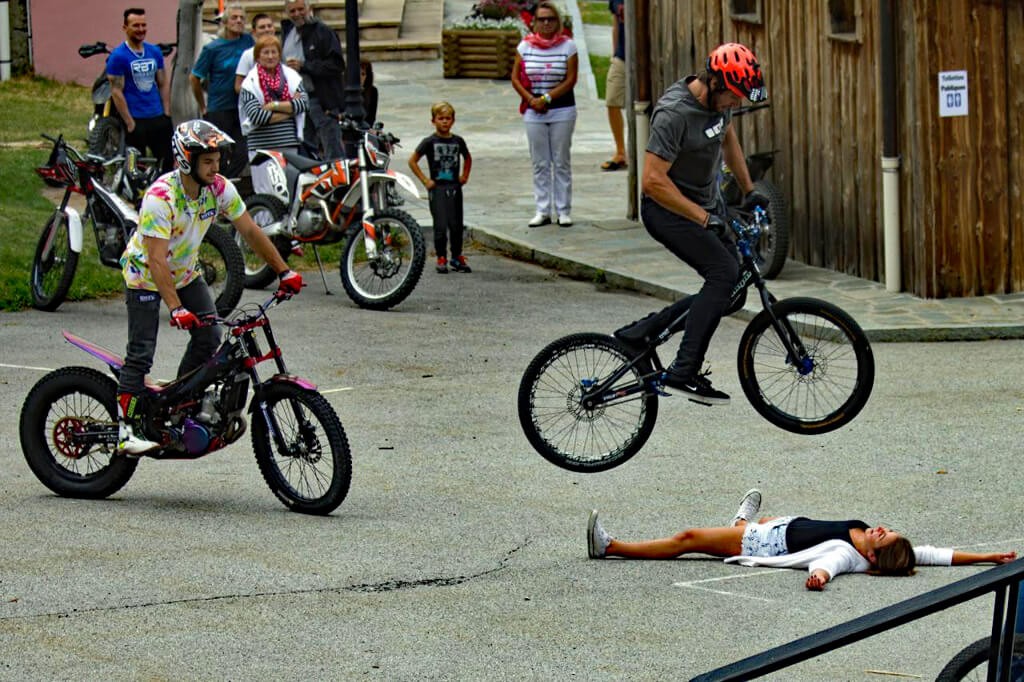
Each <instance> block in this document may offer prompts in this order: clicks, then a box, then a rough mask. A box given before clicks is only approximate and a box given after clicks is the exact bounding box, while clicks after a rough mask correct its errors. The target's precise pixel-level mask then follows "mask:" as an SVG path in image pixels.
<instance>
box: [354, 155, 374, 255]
mask: <svg viewBox="0 0 1024 682" xmlns="http://www.w3.org/2000/svg"><path fill="white" fill-rule="evenodd" d="M358 157H359V183H360V190H361V195H362V201H363V241H364V243H365V245H366V258H367V259H368V260H373V259H374V258H376V257H377V230H376V228H375V227H374V225H373V217H374V216H373V203H372V202H371V201H370V168H369V165H368V164H367V162H366V150H365V149H363V145H359V154H358Z"/></svg>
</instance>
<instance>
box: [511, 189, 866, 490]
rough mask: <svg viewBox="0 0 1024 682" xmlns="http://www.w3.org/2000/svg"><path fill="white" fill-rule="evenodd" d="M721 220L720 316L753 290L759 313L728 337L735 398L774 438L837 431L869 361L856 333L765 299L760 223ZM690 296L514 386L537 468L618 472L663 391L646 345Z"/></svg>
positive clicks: (822, 306) (565, 349) (678, 316)
mask: <svg viewBox="0 0 1024 682" xmlns="http://www.w3.org/2000/svg"><path fill="white" fill-rule="evenodd" d="M752 218H753V219H752V221H751V222H749V223H744V222H741V221H740V220H739V218H738V216H737V215H732V216H730V219H729V228H731V231H732V232H733V233H734V234H735V248H736V251H737V256H738V258H739V259H740V263H741V267H740V276H739V280H738V281H737V283H736V285H735V287H733V290H732V298H731V303H730V306H729V309H728V310H727V311H726V314H732V313H733V312H735V311H737V310H739V309H740V308H742V307H743V305H744V303H745V301H746V295H747V290H748V288H749V287H750V286H751V285H753V286H754V287H755V288H756V289H757V291H758V294H759V296H760V299H761V305H762V307H763V310H762V311H761V312H760V313H758V314H757V315H756V316H755V317H754V318H753V319H752V320H751V321H750V323H749V324H748V325H747V327H746V329H745V330H744V332H743V335H742V337H741V339H740V346H739V352H738V355H737V362H738V365H739V380H740V385H741V386H742V387H743V393H744V394H745V395H746V397H747V400H749V401H750V404H751V405H752V406H753V407H754V409H755V410H757V412H758V413H759V414H760V415H761V416H762V417H764V418H765V419H767V420H768V421H769V422H771V423H772V424H774V425H775V426H778V427H779V428H781V429H784V430H786V431H790V432H793V433H800V434H809V435H810V434H821V433H827V432H829V431H833V430H835V429H838V428H840V427H841V426H844V425H845V424H847V423H849V422H850V421H851V420H852V419H853V418H854V417H856V416H857V415H858V414H859V413H860V411H861V410H862V409H863V408H864V405H865V404H866V403H867V401H868V398H869V397H870V395H871V389H872V387H873V385H874V378H875V361H874V355H873V354H872V351H871V344H870V342H869V341H868V338H867V336H866V335H865V334H864V331H863V330H862V329H861V328H860V327H859V326H858V325H857V323H856V322H855V321H854V320H853V318H852V317H850V315H849V314H847V313H846V312H845V311H843V310H842V309H840V308H839V307H838V306H835V305H833V304H832V303H829V302H827V301H822V300H819V299H814V298H803V297H800V298H788V299H784V300H781V301H780V300H778V299H776V298H775V297H774V296H773V295H772V294H771V293H770V292H769V291H768V289H767V285H766V281H765V279H764V277H763V276H762V275H761V273H760V270H759V269H758V265H757V262H758V255H757V240H758V238H759V237H760V236H761V234H762V225H763V223H764V221H765V219H766V214H765V211H764V209H762V208H761V207H757V208H755V209H754V212H753V215H752ZM691 299H692V297H687V298H684V299H681V300H680V301H677V302H676V303H674V304H672V305H670V306H668V307H667V308H665V309H663V310H661V311H659V312H657V313H652V314H651V315H649V316H648V317H647V318H644V320H641V321H640V322H638V323H636V324H633V325H630V326H627V327H624V328H622V329H619V330H617V331H616V335H607V334H598V333H580V334H572V335H569V336H566V337H563V338H561V339H558V340H557V341H554V342H552V343H550V344H549V345H548V346H547V347H545V348H544V349H543V350H541V351H540V353H538V354H537V356H536V357H534V359H533V360H532V361H531V362H530V364H529V365H528V366H527V368H526V371H525V373H524V374H523V378H522V381H521V382H520V384H519V394H518V411H519V422H520V425H521V426H522V429H523V432H524V433H525V434H526V437H527V439H528V440H529V442H530V444H531V445H532V446H533V447H534V448H535V449H536V450H537V452H539V453H540V454H541V455H542V456H543V457H544V458H545V459H547V460H548V461H550V462H551V463H553V464H555V465H557V466H560V467H562V468H564V469H568V470H569V471H576V472H584V473H587V472H599V471H606V470H608V469H611V468H613V467H616V466H619V465H620V464H622V463H623V462H625V461H627V460H628V459H629V458H631V457H632V456H633V455H635V454H636V453H637V452H638V451H639V450H640V448H641V447H643V445H644V443H646V442H647V439H648V438H649V437H650V435H651V433H652V431H653V429H654V423H655V421H656V420H657V417H658V401H659V399H660V398H662V397H668V396H669V395H670V394H669V393H668V392H667V391H666V390H665V384H664V378H665V368H664V366H663V365H662V363H661V361H660V359H659V358H658V354H657V351H656V349H657V347H658V346H660V345H662V344H664V343H665V342H667V341H668V340H669V339H670V338H671V337H672V336H673V335H674V334H676V333H678V332H680V331H682V330H683V329H684V327H685V324H686V318H687V316H688V314H689V308H690V302H691Z"/></svg>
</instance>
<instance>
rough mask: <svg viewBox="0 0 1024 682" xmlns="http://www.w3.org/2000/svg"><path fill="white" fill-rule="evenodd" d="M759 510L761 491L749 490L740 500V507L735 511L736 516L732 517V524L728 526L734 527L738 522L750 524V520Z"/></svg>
mask: <svg viewBox="0 0 1024 682" xmlns="http://www.w3.org/2000/svg"><path fill="white" fill-rule="evenodd" d="M759 509H761V491H760V490H758V489H757V488H751V489H750V490H748V491H747V494H746V495H744V496H743V499H742V500H740V507H739V509H737V510H736V515H735V516H733V517H732V523H730V524H729V525H730V526H735V525H736V524H737V523H739V522H740V521H746V522H747V523H750V519H752V518H754V516H755V515H756V514H757V512H758V510H759Z"/></svg>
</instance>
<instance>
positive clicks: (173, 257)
mask: <svg viewBox="0 0 1024 682" xmlns="http://www.w3.org/2000/svg"><path fill="white" fill-rule="evenodd" d="M233 143H234V140H232V139H231V137H229V136H228V135H226V134H224V132H222V131H221V130H220V129H219V128H217V127H216V126H215V125H213V124H212V123H208V122H206V121H202V120H195V121H186V122H185V123H182V124H180V125H179V126H178V127H177V129H175V131H174V135H173V136H172V139H171V150H172V153H173V156H174V161H175V162H176V163H177V166H178V167H177V169H176V170H173V171H171V172H170V173H166V174H164V175H162V176H160V177H159V178H158V179H157V180H156V182H154V183H153V185H152V186H151V187H150V188H149V189H148V190H146V195H145V197H144V198H143V199H142V208H141V210H140V211H139V227H138V229H136V230H135V232H134V234H133V235H132V238H131V240H130V241H129V242H128V246H127V247H126V248H125V250H124V254H123V255H122V256H121V267H122V274H123V275H124V280H125V294H126V299H127V300H126V303H127V306H128V349H127V352H126V354H125V361H124V367H122V369H121V374H120V377H119V380H118V386H117V419H118V444H117V449H118V452H119V453H122V454H128V455H140V454H142V453H144V452H148V451H149V450H153V449H155V448H157V447H159V446H160V444H159V443H154V442H152V441H149V440H146V439H145V438H144V437H143V436H142V435H141V434H142V430H141V418H142V415H143V414H144V410H143V409H142V406H141V405H140V403H139V401H140V399H141V397H142V395H143V394H144V383H143V382H144V380H145V377H146V374H147V373H148V372H149V370H150V367H152V365H153V356H154V354H155V352H156V337H157V329H158V326H159V322H160V302H161V301H163V303H164V304H166V305H167V308H168V310H170V311H171V326H174V327H178V328H179V329H186V330H188V331H189V333H190V334H191V339H190V340H189V343H188V347H187V348H186V349H185V355H184V357H182V360H181V364H180V365H179V367H178V376H179V377H180V376H183V375H184V374H187V373H188V372H191V371H192V370H194V369H196V368H197V367H199V366H201V365H202V364H203V362H205V361H206V360H207V359H208V358H209V357H210V356H211V355H212V354H213V353H214V352H215V351H216V350H217V347H218V346H219V345H220V327H219V326H216V325H212V326H208V325H203V324H201V319H202V318H203V317H204V316H207V315H213V314H215V310H216V308H215V306H214V303H213V297H212V296H211V294H210V289H209V287H208V286H207V285H206V282H205V280H203V277H202V272H201V270H200V267H199V246H200V244H201V243H202V241H203V237H204V236H205V235H206V232H207V230H209V228H210V225H211V224H212V223H213V221H214V220H215V219H216V217H217V215H218V214H220V215H224V216H225V217H227V218H228V219H229V220H230V221H231V222H232V223H233V224H234V226H235V229H236V230H238V232H239V233H240V234H241V235H242V236H243V237H245V240H246V241H247V242H248V243H249V245H250V246H251V247H252V248H253V250H254V251H255V252H256V253H258V254H259V255H260V256H261V257H262V258H263V259H264V260H265V261H266V262H267V263H269V264H270V266H271V267H273V268H274V270H275V271H276V272H277V273H278V275H279V276H280V279H281V284H280V288H281V290H282V291H284V292H286V293H289V294H297V293H299V290H300V289H301V288H302V276H301V275H299V274H298V273H297V272H294V271H292V270H289V269H288V266H287V265H286V264H285V262H284V260H282V258H281V256H280V254H279V253H278V251H277V249H276V248H275V247H274V244H273V243H272V242H271V241H270V239H269V238H268V237H267V236H266V235H265V234H263V231H262V230H261V229H260V228H259V226H258V225H256V223H255V222H253V219H252V218H251V217H250V216H249V212H248V211H246V210H245V204H244V203H242V199H241V197H240V196H239V194H238V191H237V190H236V189H235V186H234V185H233V184H232V183H231V181H230V180H228V179H227V178H225V177H224V176H223V175H220V174H218V172H217V171H218V170H219V167H220V160H221V156H222V155H224V157H225V158H227V157H229V156H230V148H231V145H232V144H233Z"/></svg>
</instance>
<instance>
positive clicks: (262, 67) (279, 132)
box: [238, 35, 309, 184]
mask: <svg viewBox="0 0 1024 682" xmlns="http://www.w3.org/2000/svg"><path fill="white" fill-rule="evenodd" d="M253 50H254V52H255V53H256V66H255V67H254V68H253V70H252V71H250V72H249V75H248V76H246V77H245V80H244V81H242V90H241V92H239V93H238V115H239V118H240V119H241V121H242V132H243V133H244V134H245V135H246V137H247V138H248V142H249V156H250V158H251V157H252V154H253V153H254V152H255V150H256V149H292V150H298V147H299V143H300V142H301V140H302V129H303V123H304V119H305V114H306V111H307V109H308V107H309V99H308V97H307V95H306V89H305V86H304V85H303V83H302V76H300V75H299V74H298V72H297V71H295V70H294V69H291V68H289V67H287V66H285V65H284V64H282V63H281V41H280V40H278V39H277V36H272V35H270V36H263V37H261V38H260V39H259V40H257V41H256V46H255V47H254V48H253ZM253 183H254V184H255V183H256V177H253Z"/></svg>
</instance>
